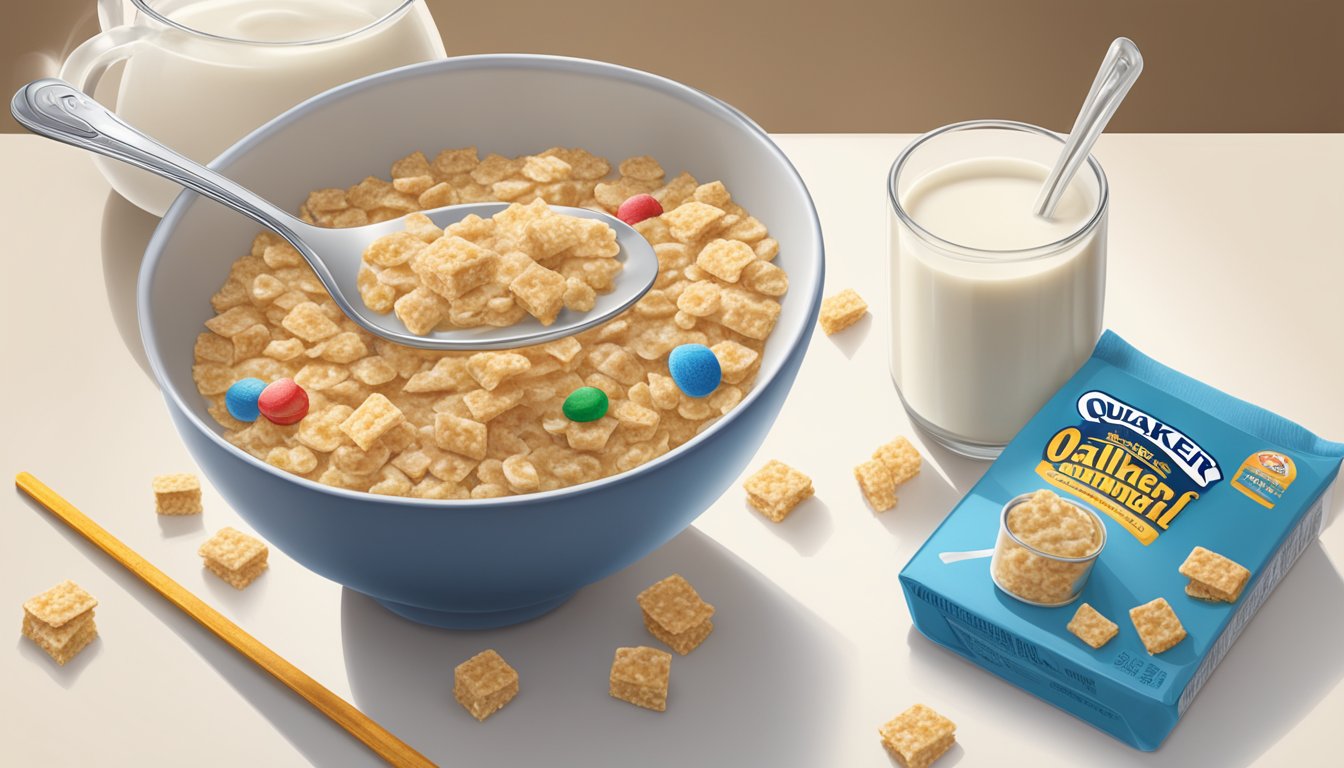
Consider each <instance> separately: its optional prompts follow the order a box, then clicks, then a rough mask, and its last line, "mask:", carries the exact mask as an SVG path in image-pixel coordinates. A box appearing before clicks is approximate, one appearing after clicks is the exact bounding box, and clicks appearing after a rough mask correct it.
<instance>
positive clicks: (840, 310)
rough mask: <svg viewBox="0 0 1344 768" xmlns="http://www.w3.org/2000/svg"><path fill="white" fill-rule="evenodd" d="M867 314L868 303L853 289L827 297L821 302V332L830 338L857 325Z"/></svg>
mask: <svg viewBox="0 0 1344 768" xmlns="http://www.w3.org/2000/svg"><path fill="white" fill-rule="evenodd" d="M867 312H868V302H866V301H864V300H863V297H862V296H860V295H859V294H858V292H857V291H855V290H854V289H853V288H846V289H845V290H843V291H841V292H839V293H837V294H835V295H833V296H827V297H826V298H825V299H823V300H822V302H821V316H820V317H819V318H818V319H819V320H820V321H821V330H822V331H824V332H825V333H826V335H827V336H830V335H831V334H834V333H839V332H840V331H843V330H845V329H846V328H848V327H849V326H851V325H853V324H855V323H857V322H858V321H859V318H861V317H863V316H864V315H865V314H867Z"/></svg>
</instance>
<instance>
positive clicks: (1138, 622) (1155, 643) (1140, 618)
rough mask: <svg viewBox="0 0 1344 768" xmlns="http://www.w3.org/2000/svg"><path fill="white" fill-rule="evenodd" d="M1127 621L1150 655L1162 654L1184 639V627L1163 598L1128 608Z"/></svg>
mask: <svg viewBox="0 0 1344 768" xmlns="http://www.w3.org/2000/svg"><path fill="white" fill-rule="evenodd" d="M1129 620H1130V621H1132V622H1134V629H1136V630H1138V632H1139V639H1140V640H1142V641H1143V647H1144V648H1146V649H1148V653H1149V654H1150V655H1154V656H1155V655H1157V654H1159V653H1162V652H1163V651H1165V650H1167V649H1169V648H1171V647H1173V646H1175V645H1176V644H1177V643H1179V642H1181V641H1182V640H1184V639H1185V627H1183V626H1181V620H1180V619H1179V618H1177V617H1176V612H1175V611H1173V610H1172V609H1171V605H1169V604H1168V603H1167V600H1166V598H1164V597H1159V598H1157V599H1156V600H1153V601H1151V602H1147V603H1144V604H1143V605H1140V606H1136V607H1134V608H1130V609H1129Z"/></svg>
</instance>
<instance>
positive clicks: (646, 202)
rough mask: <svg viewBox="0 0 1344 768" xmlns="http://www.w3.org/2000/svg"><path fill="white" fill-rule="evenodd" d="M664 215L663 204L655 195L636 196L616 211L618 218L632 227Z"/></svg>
mask: <svg viewBox="0 0 1344 768" xmlns="http://www.w3.org/2000/svg"><path fill="white" fill-rule="evenodd" d="M662 215H663V204H662V203H660V202H658V198H656V197H654V196H653V195H635V196H634V197H632V198H630V199H629V200H626V201H625V202H624V203H621V207H620V208H617V209H616V218H618V219H620V220H621V221H624V222H625V223H626V224H629V225H630V226H632V227H633V226H635V225H636V224H638V223H639V222H641V221H643V220H645V219H651V218H653V217H654V216H662Z"/></svg>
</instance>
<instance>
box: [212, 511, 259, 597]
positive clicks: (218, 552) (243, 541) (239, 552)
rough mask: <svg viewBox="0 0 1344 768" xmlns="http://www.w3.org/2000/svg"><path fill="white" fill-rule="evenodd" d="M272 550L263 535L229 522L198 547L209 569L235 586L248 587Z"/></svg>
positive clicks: (235, 587) (237, 587) (238, 587)
mask: <svg viewBox="0 0 1344 768" xmlns="http://www.w3.org/2000/svg"><path fill="white" fill-rule="evenodd" d="M269 553H270V550H269V549H268V548H267V547H266V545H265V544H264V543H263V542H262V541H261V540H260V539H257V538H255V537H253V536H248V535H247V534H245V533H243V532H241V531H237V530H234V529H233V528H229V527H227V526H226V527H224V528H220V529H219V533H216V534H215V535H214V536H211V537H210V538H209V539H208V540H207V541H206V542H205V543H204V544H202V545H201V547H200V549H198V550H196V554H198V555H200V556H201V557H202V558H204V559H205V567H206V569H208V570H209V571H210V572H211V573H213V574H215V575H216V576H218V577H219V578H221V579H223V580H224V581H226V582H228V583H229V586H231V587H233V588H234V589H244V588H246V587H247V585H249V584H251V583H252V582H253V581H255V580H256V578H257V577H258V576H260V575H261V574H262V572H263V571H265V570H266V566H267V563H266V559H267V555H268V554H269Z"/></svg>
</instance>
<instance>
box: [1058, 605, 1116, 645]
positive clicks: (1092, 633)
mask: <svg viewBox="0 0 1344 768" xmlns="http://www.w3.org/2000/svg"><path fill="white" fill-rule="evenodd" d="M1068 630H1069V631H1070V632H1072V633H1073V634H1074V635H1076V636H1077V637H1078V639H1079V640H1082V641H1083V642H1084V643H1087V644H1088V645H1090V646H1092V647H1093V648H1100V647H1101V646H1103V645H1105V644H1107V643H1109V642H1110V641H1111V638H1113V637H1115V636H1116V635H1117V634H1119V632H1120V627H1119V626H1118V625H1116V623H1115V622H1114V621H1111V620H1110V619H1108V618H1106V617H1105V616H1102V615H1101V614H1100V613H1098V612H1097V609H1096V608H1093V607H1092V606H1090V605H1088V604H1087V603H1083V604H1082V605H1080V606H1078V611H1077V612H1076V613H1074V614H1073V618H1072V619H1070V620H1069V625H1068Z"/></svg>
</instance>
